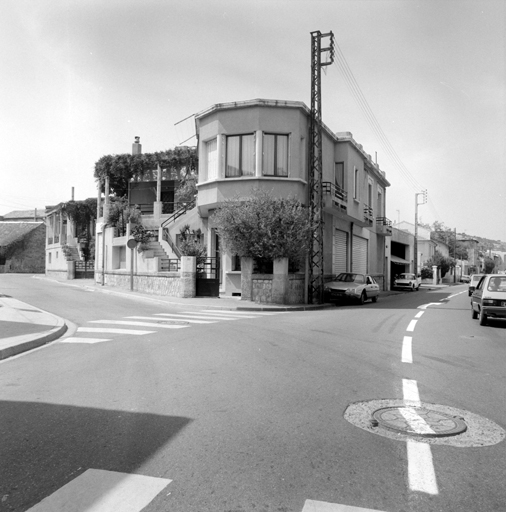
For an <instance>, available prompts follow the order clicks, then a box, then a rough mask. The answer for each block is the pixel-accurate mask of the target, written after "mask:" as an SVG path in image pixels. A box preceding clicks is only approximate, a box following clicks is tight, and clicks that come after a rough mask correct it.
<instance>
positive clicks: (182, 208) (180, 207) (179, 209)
mask: <svg viewBox="0 0 506 512" xmlns="http://www.w3.org/2000/svg"><path fill="white" fill-rule="evenodd" d="M194 206H195V201H187V202H179V203H163V204H162V213H164V214H166V213H170V214H171V215H170V216H169V218H167V219H165V220H164V221H163V222H162V228H163V227H164V226H166V225H167V224H170V223H171V222H175V221H176V219H178V218H179V217H181V215H184V214H185V213H186V212H187V211H188V210H191V209H192V208H193V207H194Z"/></svg>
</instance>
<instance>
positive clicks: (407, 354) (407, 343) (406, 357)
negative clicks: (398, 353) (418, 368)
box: [402, 336, 413, 363]
mask: <svg viewBox="0 0 506 512" xmlns="http://www.w3.org/2000/svg"><path fill="white" fill-rule="evenodd" d="M412 339H413V338H411V336H404V339H403V340H402V362H403V363H412V362H413V354H412V352H411V341H412Z"/></svg>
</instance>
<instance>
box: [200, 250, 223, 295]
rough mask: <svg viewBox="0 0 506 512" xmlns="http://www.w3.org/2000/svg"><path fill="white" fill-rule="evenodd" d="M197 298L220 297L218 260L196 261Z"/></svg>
mask: <svg viewBox="0 0 506 512" xmlns="http://www.w3.org/2000/svg"><path fill="white" fill-rule="evenodd" d="M196 294H197V297H219V296H220V258H205V259H204V258H202V259H197V291H196Z"/></svg>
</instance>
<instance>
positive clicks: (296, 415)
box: [0, 276, 506, 512]
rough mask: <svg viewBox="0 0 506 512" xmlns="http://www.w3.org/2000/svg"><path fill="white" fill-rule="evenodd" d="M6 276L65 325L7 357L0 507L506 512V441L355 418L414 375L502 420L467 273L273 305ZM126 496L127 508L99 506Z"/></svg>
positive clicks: (496, 344)
mask: <svg viewBox="0 0 506 512" xmlns="http://www.w3.org/2000/svg"><path fill="white" fill-rule="evenodd" d="M8 283H9V284H8V286H9V289H8V290H5V288H3V290H4V291H3V293H7V294H9V295H11V296H13V297H15V298H17V299H19V300H22V301H25V302H27V303H29V304H32V305H34V306H37V307H40V308H42V309H45V310H47V311H49V312H52V313H54V314H57V315H59V316H61V317H63V318H65V319H67V320H68V321H69V324H70V329H69V331H68V333H67V335H66V336H65V337H64V338H62V339H61V340H59V341H56V342H54V343H52V344H50V345H48V346H45V347H43V348H41V349H39V350H36V351H33V352H31V353H28V354H25V355H22V356H21V357H17V358H15V359H12V360H6V361H4V362H1V363H0V394H1V396H0V408H1V409H0V509H1V510H8V511H19V512H22V511H27V510H30V511H31V512H40V511H41V510H44V511H49V510H52V511H58V512H59V511H60V510H61V511H63V510H65V511H66V512H67V511H71V510H92V509H93V510H100V512H102V511H105V510H121V511H129V510H132V511H135V510H138V511H140V510H141V509H142V510H144V511H145V512H155V511H156V512H158V511H171V512H172V511H176V512H179V511H182V512H186V511H188V512H193V511H195V512H196V511H211V512H214V511H216V512H218V511H220V512H239V511H241V512H247V511H255V512H257V511H262V512H271V511H276V512H292V511H293V512H301V511H302V510H304V512H309V511H314V512H320V511H322V512H323V511H325V512H327V511H328V512H334V511H335V512H338V511H339V512H344V511H345V510H346V512H348V511H350V512H351V511H352V510H353V509H351V508H350V509H345V508H344V507H343V506H344V505H346V506H348V507H362V509H374V510H380V511H384V512H387V511H388V512H401V511H415V512H418V511H439V510H440V511H463V510H470V511H471V510H472V511H475V510H476V511H478V510H479V511H495V510H497V511H503V510H506V490H505V486H504V480H505V477H506V443H505V442H504V441H500V442H497V443H495V444H490V445H486V446H465V447H461V446H452V445H447V444H424V443H418V442H417V443H409V442H406V440H404V439H396V438H392V436H390V437H388V436H384V435H376V434H374V433H371V431H368V430H364V429H363V428H359V427H357V426H356V425H354V424H352V423H350V422H349V421H348V420H347V419H346V418H345V413H346V411H347V410H348V408H349V406H350V404H355V403H357V402H368V401H370V400H388V399H392V400H402V399H406V398H407V393H409V390H411V392H412V390H413V386H415V389H417V391H418V393H419V397H420V400H421V401H422V402H423V403H432V404H441V405H444V406H449V407H453V408H458V409H459V410H462V411H468V412H469V413H472V414H474V415H478V416H479V417H480V418H481V417H483V418H486V419H488V420H491V421H492V422H493V423H494V424H497V425H498V426H500V427H501V426H502V427H503V428H504V427H505V426H506V407H505V399H504V390H505V389H506V386H505V376H506V370H505V366H504V361H505V355H506V352H505V351H506V322H501V321H497V322H490V325H488V326H484V327H480V326H479V325H478V322H477V321H476V320H472V319H471V314H470V308H469V298H468V296H467V293H466V290H467V287H466V285H460V286H455V287H451V288H446V289H444V290H437V291H420V292H413V293H403V294H400V295H393V296H390V297H386V298H382V299H381V300H380V301H379V302H378V303H376V304H372V303H366V304H365V305H364V306H354V305H347V306H341V307H337V308H335V309H330V310H321V311H306V312H292V313H290V312H288V313H276V314H270V315H268V314H256V313H249V312H248V313H242V314H239V313H235V314H234V313H224V312H222V311H218V312H216V311H215V312H214V314H213V313H209V312H203V311H199V310H196V309H195V308H191V309H188V308H186V309H185V308H181V307H178V308H176V307H172V308H171V307H169V306H163V305H160V304H156V303H148V302H144V301H134V300H131V299H127V298H121V297H113V296H110V295H106V294H102V293H99V292H93V293H92V292H89V291H84V290H81V289H77V288H72V287H65V286H61V285H58V284H55V283H52V282H49V281H40V280H36V279H32V278H30V277H29V276H16V277H15V278H14V279H12V278H11V279H9V281H8ZM461 292H462V293H461ZM450 296H451V298H449V299H448V297H450ZM430 303H432V305H428V304H430ZM163 315H172V316H163ZM176 315H178V316H176ZM134 316H135V317H142V318H135V319H133V318H130V317H134ZM116 322H121V323H116ZM124 322H141V323H143V324H148V325H132V324H125V323H124ZM198 322H212V323H198ZM149 324H151V325H149ZM153 324H154V326H153ZM104 329H125V330H127V332H128V333H126V334H125V333H119V332H110V331H105V330H104ZM134 330H137V331H143V332H144V334H134V333H133V331H134ZM406 338H410V342H409V343H410V345H409V346H408V345H406ZM98 340H101V341H98ZM90 341H93V342H90ZM408 349H409V350H408ZM410 386H411V387H410ZM407 390H408V391H407ZM410 397H411V398H412V395H410ZM456 438H459V436H456ZM420 444H422V445H423V446H422V448H427V447H428V448H427V450H428V452H427V450H425V451H423V450H422V451H419V452H417V451H416V450H415V451H413V448H416V447H419V445H420ZM422 452H423V453H424V454H425V455H420V453H422ZM427 453H428V454H429V457H428V458H427ZM424 457H425V458H424ZM431 471H432V473H431ZM417 472H418V473H417ZM129 475H143V476H144V477H146V480H143V481H142V482H137V481H136V480H132V478H133V477H132V478H130V479H129ZM417 475H418V476H417ZM147 477H150V478H147ZM136 485H138V486H139V489H142V490H143V492H145V493H146V494H147V497H146V498H145V501H144V502H142V500H141V494H142V492H141V491H140V490H138V489H137V487H135V486H136ZM150 485H152V489H153V490H152V494H151V495H149V492H148V490H147V489H151V488H150V487H149V486H150ZM72 486H75V487H72ZM100 486H102V487H100ZM129 486H130V487H129ZM157 486H158V487H157ZM97 489H98V490H97ZM129 489H135V492H134V491H130V490H129ZM65 490H67V491H68V492H67V494H65ZM114 490H116V494H118V493H119V494H121V495H122V496H123V497H126V496H129V494H128V493H129V492H131V495H132V497H131V499H130V498H129V499H130V501H129V505H126V504H123V505H122V506H121V508H118V507H117V506H116V508H114V506H110V505H109V507H110V508H107V506H108V505H107V504H103V506H102V505H100V506H99V504H102V501H104V496H105V495H107V496H112V494H114ZM62 496H63V497H62ZM45 498H46V501H44V502H42V503H43V505H37V504H38V503H40V502H41V500H43V499H45ZM56 498H59V499H60V502H59V503H60V505H58V507H60V508H58V507H57V506H56V505H55V503H56V501H55V500H56ZM51 499H53V501H47V500H51ZM65 499H67V500H68V501H65ZM111 499H112V498H111ZM80 500H81V501H80ZM101 500H102V501H101ZM125 500H126V498H125ZM136 500H137V501H136ZM79 503H85V505H82V506H81V508H79V506H78V504H79ZM330 504H333V505H330ZM338 504H339V505H342V506H341V507H338ZM44 507H45V508H44ZM72 507H74V508H72ZM92 507H95V508H92ZM129 507H130V508H129ZM332 507H333V508H332ZM32 509H33V510H32ZM358 510H360V509H358Z"/></svg>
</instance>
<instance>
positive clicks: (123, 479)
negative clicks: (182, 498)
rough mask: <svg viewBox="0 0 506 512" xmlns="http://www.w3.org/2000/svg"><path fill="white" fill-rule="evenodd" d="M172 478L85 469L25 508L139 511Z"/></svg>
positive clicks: (37, 511)
mask: <svg viewBox="0 0 506 512" xmlns="http://www.w3.org/2000/svg"><path fill="white" fill-rule="evenodd" d="M171 481H172V480H168V479H166V478H156V477H152V476H144V475H132V474H127V473H118V472H115V471H105V470H103V469H88V470H87V471H85V472H84V473H83V474H81V475H79V476H78V477H77V478H75V479H74V480H71V481H70V482H69V483H68V484H66V485H64V486H63V487H61V488H60V489H58V490H57V491H56V492H54V493H53V494H51V495H50V496H48V497H47V498H44V499H43V500H42V501H41V502H39V503H38V504H37V505H35V506H34V507H32V508H30V509H29V510H28V511H27V512H118V511H121V512H140V511H141V510H142V509H144V508H145V507H146V506H147V505H149V503H151V501H153V499H154V498H155V497H156V496H157V494H159V493H160V492H161V491H162V490H163V489H165V487H167V485H168V484H170V482H171Z"/></svg>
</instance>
